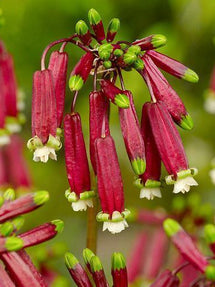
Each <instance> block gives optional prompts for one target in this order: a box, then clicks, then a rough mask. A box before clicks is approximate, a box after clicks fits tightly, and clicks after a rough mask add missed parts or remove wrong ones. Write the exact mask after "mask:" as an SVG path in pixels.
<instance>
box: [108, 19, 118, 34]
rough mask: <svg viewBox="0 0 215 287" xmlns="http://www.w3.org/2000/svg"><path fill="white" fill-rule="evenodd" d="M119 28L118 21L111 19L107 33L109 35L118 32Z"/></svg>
mask: <svg viewBox="0 0 215 287" xmlns="http://www.w3.org/2000/svg"><path fill="white" fill-rule="evenodd" d="M119 28H120V20H119V19H118V18H113V19H111V21H110V23H109V25H108V31H110V32H111V33H116V32H118V30H119Z"/></svg>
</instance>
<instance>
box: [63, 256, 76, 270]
mask: <svg viewBox="0 0 215 287" xmlns="http://www.w3.org/2000/svg"><path fill="white" fill-rule="evenodd" d="M65 263H66V266H67V268H69V269H74V268H75V266H76V265H77V264H79V261H78V259H77V258H76V257H75V256H74V255H73V254H72V253H69V252H67V253H66V254H65Z"/></svg>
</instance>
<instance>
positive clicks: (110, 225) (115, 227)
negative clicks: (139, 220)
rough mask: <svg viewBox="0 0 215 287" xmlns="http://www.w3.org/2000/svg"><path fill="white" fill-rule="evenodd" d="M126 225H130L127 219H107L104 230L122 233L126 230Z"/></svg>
mask: <svg viewBox="0 0 215 287" xmlns="http://www.w3.org/2000/svg"><path fill="white" fill-rule="evenodd" d="M126 227H128V223H127V221H126V220H125V219H124V220H122V221H118V222H113V221H105V222H104V223H103V231H105V230H108V231H110V233H112V234H116V233H120V232H121V231H123V230H125V228H126Z"/></svg>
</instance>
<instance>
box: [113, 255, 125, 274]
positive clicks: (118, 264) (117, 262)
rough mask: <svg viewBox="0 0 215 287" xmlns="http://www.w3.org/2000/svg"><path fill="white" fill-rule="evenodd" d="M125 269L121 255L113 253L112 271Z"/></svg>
mask: <svg viewBox="0 0 215 287" xmlns="http://www.w3.org/2000/svg"><path fill="white" fill-rule="evenodd" d="M125 267H126V264H125V258H124V256H123V255H122V253H117V252H115V253H114V254H113V255H112V269H113V270H114V271H115V270H120V269H124V268H125Z"/></svg>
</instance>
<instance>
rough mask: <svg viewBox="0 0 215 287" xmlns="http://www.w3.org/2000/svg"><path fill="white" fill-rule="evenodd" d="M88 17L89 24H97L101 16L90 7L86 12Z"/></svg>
mask: <svg viewBox="0 0 215 287" xmlns="http://www.w3.org/2000/svg"><path fill="white" fill-rule="evenodd" d="M88 19H89V22H90V25H97V24H98V23H99V22H100V21H101V20H102V18H101V16H100V15H99V13H98V12H97V11H96V10H95V9H93V8H92V9H90V10H89V12H88Z"/></svg>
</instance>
